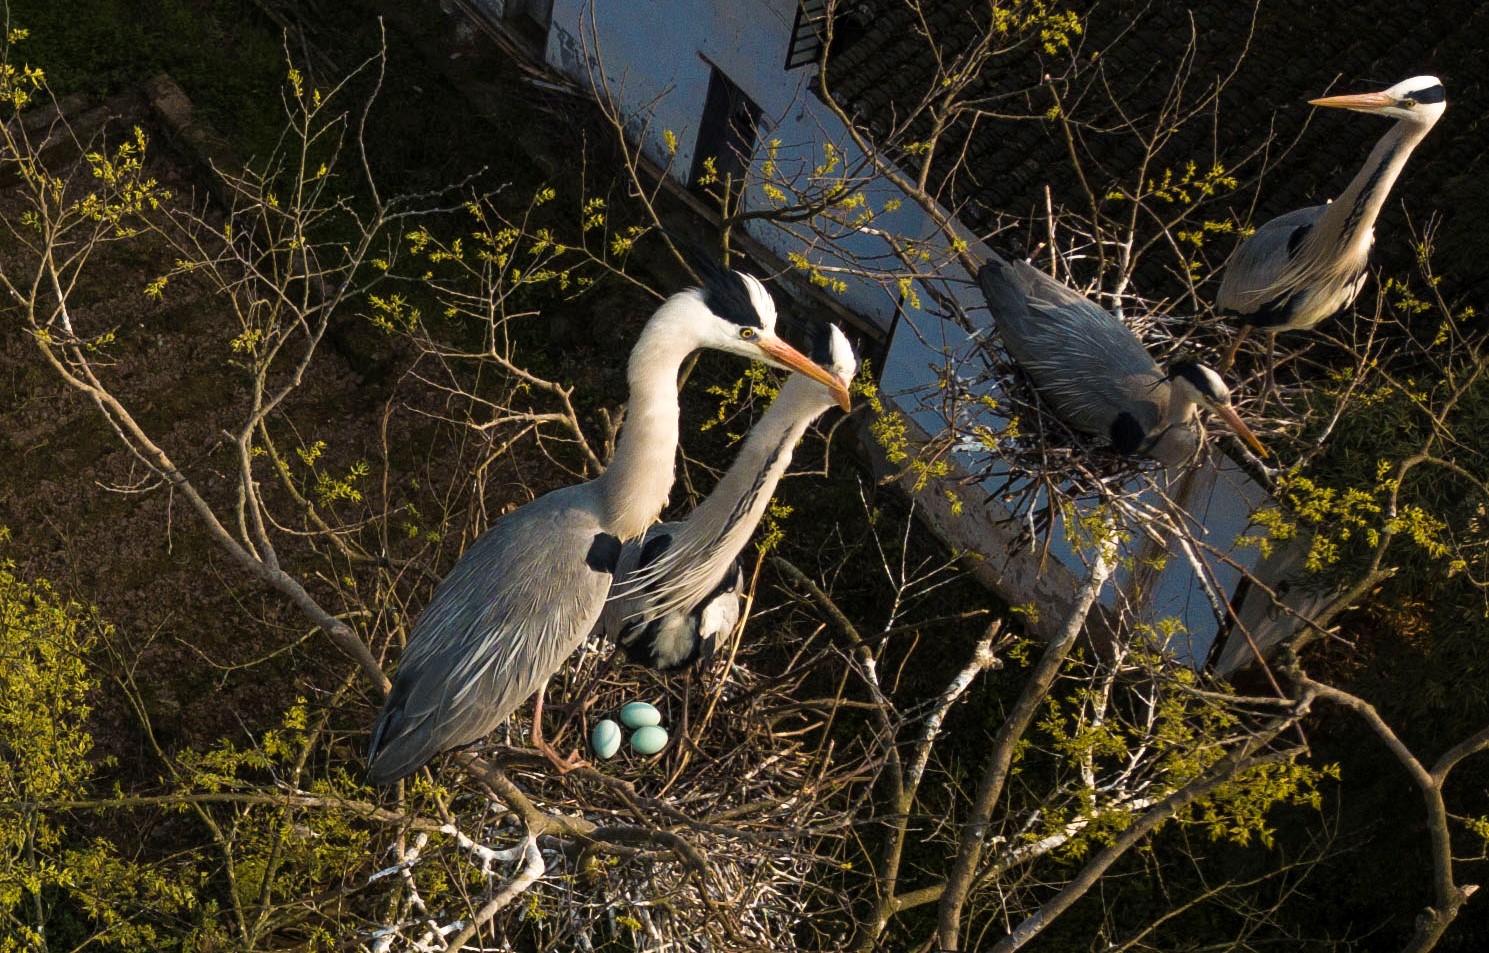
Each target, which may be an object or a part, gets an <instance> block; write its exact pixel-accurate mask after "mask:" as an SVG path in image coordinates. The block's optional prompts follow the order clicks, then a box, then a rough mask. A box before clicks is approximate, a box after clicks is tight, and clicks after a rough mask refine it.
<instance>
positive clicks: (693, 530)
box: [630, 375, 834, 618]
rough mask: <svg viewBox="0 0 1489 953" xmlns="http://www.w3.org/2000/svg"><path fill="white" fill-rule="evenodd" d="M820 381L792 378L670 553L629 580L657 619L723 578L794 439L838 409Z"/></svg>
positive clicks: (693, 601) (755, 521) (752, 527)
mask: <svg viewBox="0 0 1489 953" xmlns="http://www.w3.org/2000/svg"><path fill="white" fill-rule="evenodd" d="M833 403H834V401H833V399H832V396H831V395H829V394H828V393H827V390H826V388H824V387H823V386H822V385H820V384H818V383H816V382H814V381H811V380H809V379H807V378H805V377H801V376H799V375H793V376H792V377H791V378H790V379H789V380H787V381H786V383H785V385H784V386H782V388H781V392H780V394H779V395H777V396H776V399H775V400H774V401H773V402H771V405H770V408H769V409H768V410H767V411H766V412H765V413H764V415H762V416H761V418H760V420H759V421H757V422H756V424H755V426H754V427H753V428H752V429H751V430H750V435H749V437H748V438H747V439H746V440H745V442H744V446H742V447H741V448H740V450H739V454H738V455H737V456H736V457H735V458H734V462H733V463H732V464H730V465H729V470H728V471H727V472H726V473H725V474H724V476H723V478H722V479H721V480H719V483H718V485H717V486H715V487H714V490H713V492H712V493H710V494H709V495H708V498H707V499H705V500H704V501H703V502H702V503H699V504H698V508H697V509H695V510H693V512H692V513H690V514H689V515H688V518H687V520H685V521H684V522H683V524H682V526H681V527H680V528H679V529H678V530H677V532H676V533H675V534H674V536H673V539H672V544H671V545H670V546H669V547H668V549H667V551H666V553H665V555H663V556H662V558H660V559H658V560H657V561H656V562H654V563H652V564H651V565H650V566H649V567H647V568H646V569H645V570H643V571H642V572H641V573H640V574H638V576H636V577H633V578H632V579H631V580H630V585H631V587H632V591H633V592H641V591H646V592H647V593H648V595H647V597H646V598H647V606H646V608H645V609H643V610H641V611H640V612H638V614H641V615H648V616H650V617H652V618H656V617H659V616H661V615H662V614H664V613H666V612H670V611H674V610H689V609H691V608H692V607H693V606H695V605H697V604H698V603H699V602H700V601H702V600H703V599H704V598H705V597H706V596H707V595H708V594H709V593H710V592H711V591H713V589H714V587H715V586H717V585H718V583H719V581H720V580H721V579H722V578H723V577H724V574H725V573H726V572H727V571H728V569H729V567H730V565H731V564H733V562H734V560H735V559H736V558H738V556H739V554H740V552H742V551H743V550H744V547H745V544H746V543H748V542H749V539H750V535H751V534H752V533H753V532H754V531H755V527H756V525H757V524H759V522H760V517H761V516H762V515H763V514H764V513H765V508H766V506H767V504H769V502H770V498H771V496H772V495H773V494H774V493H775V489H776V484H777V483H779V482H780V479H781V475H782V474H783V473H784V472H785V471H786V467H787V466H788V465H789V464H790V463H791V453H792V451H793V450H794V449H795V448H796V443H797V441H799V440H800V439H801V435H802V433H803V432H805V430H806V428H807V427H808V426H809V425H810V424H811V422H812V421H813V420H816V419H817V418H818V417H820V416H821V415H822V414H823V413H824V412H825V411H826V410H827V409H828V408H830V407H832V406H833Z"/></svg>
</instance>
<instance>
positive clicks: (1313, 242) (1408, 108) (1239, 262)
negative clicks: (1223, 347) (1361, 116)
mask: <svg viewBox="0 0 1489 953" xmlns="http://www.w3.org/2000/svg"><path fill="white" fill-rule="evenodd" d="M1309 102H1310V103H1311V104H1312V105H1314V106H1327V107H1332V108H1335V109H1352V110H1355V111H1356V112H1366V113H1374V114H1375V115H1378V116H1389V117H1392V118H1394V119H1395V120H1396V123H1395V124H1394V125H1392V126H1391V128H1390V129H1389V130H1387V131H1386V134H1385V135H1384V136H1382V137H1381V139H1380V141H1379V142H1377V143H1376V144H1375V148H1374V149H1372V150H1371V151H1370V156H1369V158H1367V159H1366V160H1365V164H1364V166H1362V167H1361V168H1360V171H1359V172H1357V173H1356V174H1355V177H1354V179H1352V180H1351V181H1350V183H1349V185H1348V186H1346V187H1345V189H1344V191H1343V192H1342V193H1341V194H1340V195H1339V198H1337V199H1336V200H1334V201H1333V202H1330V203H1326V204H1324V205H1313V206H1309V207H1308V208H1300V209H1296V210H1294V211H1291V212H1288V213H1286V214H1285V215H1279V216H1277V217H1276V218H1274V219H1272V220H1271V221H1269V222H1267V223H1266V224H1265V225H1263V226H1261V227H1260V228H1258V229H1257V230H1256V232H1255V234H1253V235H1252V236H1251V237H1250V238H1247V239H1246V240H1245V241H1244V242H1242V243H1241V244H1240V246H1239V247H1238V248H1237V249H1236V250H1235V252H1233V253H1232V254H1231V257H1230V259H1229V260H1228V261H1227V262H1226V264H1225V269H1224V273H1223V275H1222V277H1221V280H1220V291H1219V293H1218V294H1217V295H1216V298H1215V310H1216V311H1217V312H1218V313H1220V314H1221V315H1234V316H1236V317H1239V318H1240V319H1241V320H1242V321H1243V322H1244V324H1245V325H1246V327H1248V328H1250V327H1259V328H1264V329H1266V330H1269V331H1273V332H1276V331H1288V330H1299V329H1304V328H1311V327H1313V326H1314V325H1316V324H1318V323H1319V322H1320V321H1322V320H1324V319H1325V318H1327V317H1329V316H1330V315H1333V314H1335V313H1337V312H1339V311H1341V310H1343V309H1344V308H1347V307H1349V306H1350V305H1351V304H1353V303H1354V300H1355V296H1356V295H1358V294H1359V293H1360V289H1361V288H1362V287H1363V286H1364V284H1365V276H1366V271H1365V268H1366V265H1367V264H1368V263H1369V259H1370V246H1371V245H1372V244H1374V242H1375V219H1376V217H1377V216H1378V215H1379V214H1380V210H1381V207H1382V206H1384V205H1385V202H1386V197H1387V195H1389V194H1390V191H1391V186H1392V185H1393V184H1394V183H1395V182H1396V177H1397V176H1399V175H1400V174H1401V170H1402V168H1403V167H1405V165H1406V160H1407V159H1408V158H1409V157H1410V156H1411V152H1412V150H1413V149H1415V148H1416V147H1417V144H1418V143H1420V142H1421V141H1422V138H1423V137H1424V136H1426V135H1427V132H1428V131H1429V130H1430V129H1431V128H1432V126H1433V124H1435V123H1436V122H1437V120H1438V119H1440V118H1441V117H1442V114H1443V110H1444V109H1446V108H1447V96H1446V93H1445V92H1444V91H1443V86H1442V83H1441V82H1439V81H1438V79H1437V77H1436V76H1414V77H1412V78H1411V79H1408V80H1404V81H1403V82H1400V83H1397V84H1396V85H1395V86H1392V87H1391V88H1390V89H1387V90H1383V91H1381V92H1378V93H1359V94H1354V95H1347V96H1326V97H1324V98H1322V99H1313V100H1309ZM1244 333H1245V331H1244V330H1243V331H1242V334H1243V335H1244ZM1239 344H1240V339H1239V338H1238V339H1237V341H1236V345H1237V346H1239ZM1231 354H1232V356H1234V354H1235V348H1234V347H1233V348H1232V350H1231ZM1227 363H1228V362H1227Z"/></svg>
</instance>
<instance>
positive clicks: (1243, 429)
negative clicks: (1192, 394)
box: [1210, 404, 1267, 457]
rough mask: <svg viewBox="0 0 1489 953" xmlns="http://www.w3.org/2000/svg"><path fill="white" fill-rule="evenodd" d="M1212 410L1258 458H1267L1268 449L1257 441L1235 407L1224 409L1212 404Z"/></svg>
mask: <svg viewBox="0 0 1489 953" xmlns="http://www.w3.org/2000/svg"><path fill="white" fill-rule="evenodd" d="M1210 409H1211V410H1212V411H1214V412H1215V415H1216V416H1218V417H1219V418H1220V419H1221V420H1223V421H1225V422H1226V425H1227V426H1229V427H1230V429H1232V430H1234V431H1235V432H1236V436H1238V437H1240V438H1241V439H1242V440H1243V441H1245V442H1246V446H1248V447H1250V448H1251V449H1252V450H1255V451H1256V455H1257V456H1259V457H1265V456H1266V455H1267V448H1266V447H1263V446H1262V442H1261V441H1260V440H1258V439H1256V434H1254V433H1252V432H1251V428H1250V427H1248V426H1246V424H1245V423H1244V422H1243V421H1242V420H1241V415H1240V414H1238V413H1236V409H1235V408H1234V407H1230V406H1225V407H1222V406H1220V405H1219V404H1211V405H1210Z"/></svg>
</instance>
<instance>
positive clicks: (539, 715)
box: [532, 679, 589, 774]
mask: <svg viewBox="0 0 1489 953" xmlns="http://www.w3.org/2000/svg"><path fill="white" fill-rule="evenodd" d="M547 691H548V680H547V679H544V680H543V684H542V686H541V687H540V688H539V689H538V701H537V703H536V704H535V705H534V706H533V735H532V742H533V747H534V748H537V749H538V751H540V752H542V754H543V757H545V758H547V759H548V760H549V761H551V762H552V763H553V766H554V767H555V768H557V769H558V773H559V774H568V773H569V772H570V771H573V770H574V769H575V768H584V767H588V766H589V762H588V761H585V760H584V759H583V758H581V757H579V752H578V751H575V752H574V753H573V754H571V755H569V756H568V757H567V758H565V757H564V756H563V755H561V754H559V753H558V752H557V751H555V750H553V746H552V745H550V744H548V742H547V741H545V740H543V696H544V694H546V693H547Z"/></svg>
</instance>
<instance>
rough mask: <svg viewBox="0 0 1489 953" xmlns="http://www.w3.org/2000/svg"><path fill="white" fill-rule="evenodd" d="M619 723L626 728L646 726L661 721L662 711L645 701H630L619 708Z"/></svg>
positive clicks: (657, 723)
mask: <svg viewBox="0 0 1489 953" xmlns="http://www.w3.org/2000/svg"><path fill="white" fill-rule="evenodd" d="M620 723H621V724H623V725H625V726H626V727H627V728H646V727H649V726H651V725H660V724H661V723H662V713H661V712H659V711H657V706H655V705H650V704H647V703H646V702H631V703H630V704H629V705H627V706H625V707H624V708H622V709H621V710H620Z"/></svg>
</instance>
